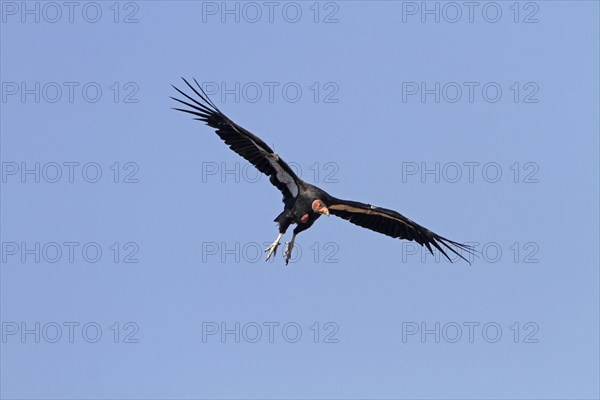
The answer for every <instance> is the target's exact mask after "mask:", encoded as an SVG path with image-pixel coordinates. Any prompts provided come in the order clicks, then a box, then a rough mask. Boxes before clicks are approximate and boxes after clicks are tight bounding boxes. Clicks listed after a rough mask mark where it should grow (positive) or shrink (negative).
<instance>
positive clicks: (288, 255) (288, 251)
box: [283, 240, 294, 265]
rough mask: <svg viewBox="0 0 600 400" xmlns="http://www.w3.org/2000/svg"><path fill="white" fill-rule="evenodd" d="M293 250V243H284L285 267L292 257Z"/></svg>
mask: <svg viewBox="0 0 600 400" xmlns="http://www.w3.org/2000/svg"><path fill="white" fill-rule="evenodd" d="M293 248H294V241H293V240H292V241H291V242H286V243H285V250H284V251H283V258H285V265H288V263H289V262H290V258H291V257H292V249H293Z"/></svg>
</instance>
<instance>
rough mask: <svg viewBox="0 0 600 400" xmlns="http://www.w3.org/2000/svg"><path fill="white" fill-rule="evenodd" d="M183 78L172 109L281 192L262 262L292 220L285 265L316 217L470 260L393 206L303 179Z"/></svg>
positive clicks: (457, 246) (458, 245)
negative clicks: (207, 130) (212, 134)
mask: <svg viewBox="0 0 600 400" xmlns="http://www.w3.org/2000/svg"><path fill="white" fill-rule="evenodd" d="M182 79H183V78H182ZM183 81H184V82H185V84H186V85H187V87H188V88H189V89H190V90H191V93H189V94H186V93H185V92H183V91H182V90H180V89H178V88H177V87H175V86H173V85H171V86H173V88H174V89H175V90H176V91H177V92H178V93H179V94H180V95H181V96H183V97H184V99H183V100H182V99H178V98H175V97H171V98H172V99H173V100H175V101H177V102H179V103H180V104H183V105H184V106H186V108H174V109H175V110H178V111H183V112H185V113H189V114H192V115H193V116H195V118H194V119H195V120H198V121H202V122H205V123H206V124H207V125H208V126H210V127H211V128H213V129H215V131H216V133H217V135H218V136H219V137H220V138H221V139H222V140H223V141H224V142H225V143H226V144H227V145H228V146H229V147H230V148H231V149H232V150H233V151H235V152H236V153H237V154H239V155H240V156H242V157H243V158H245V159H246V160H247V161H249V162H250V163H252V165H254V166H255V167H256V168H257V169H258V170H259V171H260V172H262V173H263V174H265V175H267V176H269V180H270V181H271V183H272V184H273V185H274V186H275V187H277V189H279V190H280V191H281V193H282V194H283V204H284V209H283V212H282V213H281V214H279V215H278V216H277V217H276V218H275V220H274V222H277V223H278V224H279V234H278V235H277V238H276V239H275V241H274V242H273V243H272V244H271V245H270V246H269V247H268V248H267V249H266V250H265V252H266V253H267V257H266V259H267V260H269V258H271V256H275V255H276V253H277V248H278V247H279V244H280V241H281V238H282V237H283V235H284V234H285V232H286V231H287V229H288V228H289V227H290V225H292V224H295V225H296V227H295V228H294V231H293V235H292V239H291V240H290V241H289V242H286V245H285V249H284V252H283V256H284V258H285V264H286V265H287V264H288V262H289V260H290V257H291V253H292V249H293V248H294V243H295V240H296V236H297V235H298V234H299V233H300V232H302V231H304V230H306V229H308V228H310V227H311V226H312V225H313V224H314V223H315V221H316V220H317V219H319V217H320V216H321V215H335V216H336V217H340V218H343V219H345V220H347V221H350V222H351V223H353V224H355V225H358V226H361V227H363V228H367V229H370V230H372V231H375V232H379V233H383V234H384V235H387V236H391V237H393V238H399V239H406V240H414V241H415V242H417V243H418V244H420V245H421V246H425V247H426V248H427V250H429V252H430V253H431V254H433V248H436V249H437V250H438V251H439V252H441V253H442V254H443V255H444V256H445V257H446V258H447V259H448V260H449V261H452V259H451V258H450V257H449V255H448V253H447V251H448V250H449V251H450V252H452V253H454V254H456V255H457V256H458V257H460V258H462V259H463V260H465V261H466V262H468V263H469V264H470V262H469V260H467V259H466V258H465V257H464V256H463V254H461V251H465V252H466V253H468V254H473V252H474V250H473V248H472V247H471V246H468V245H465V244H461V243H458V242H455V241H452V240H450V239H446V238H445V237H443V236H440V235H438V234H436V233H434V232H432V231H430V230H429V229H427V228H425V227H423V226H421V225H419V224H417V223H416V222H414V221H411V220H410V219H408V218H406V217H405V216H404V215H402V214H400V213H398V212H396V211H394V210H389V209H386V208H382V207H377V206H374V205H371V204H365V203H360V202H357V201H350V200H341V199H338V198H336V197H333V196H331V195H330V194H328V193H327V192H325V191H324V190H322V189H320V188H318V187H316V186H314V185H311V184H309V183H306V182H304V181H303V180H302V179H300V178H299V177H298V176H297V175H296V174H295V173H294V171H293V170H292V169H291V168H290V166H289V165H288V164H287V163H286V162H285V161H284V160H283V159H282V158H281V157H280V156H279V155H278V154H277V153H276V152H274V151H273V149H271V148H270V147H269V146H268V145H267V144H266V143H265V142H264V141H263V140H261V139H260V138H259V137H258V136H256V135H254V134H252V133H251V132H250V131H248V130H246V129H244V128H242V127H241V126H240V125H238V124H236V123H235V122H233V121H232V120H231V119H229V118H228V117H227V116H226V115H225V114H223V113H222V112H221V110H219V108H218V107H217V106H216V105H215V104H214V103H213V102H212V101H211V99H210V98H209V97H208V95H207V94H206V92H205V91H204V90H203V89H202V87H201V86H200V84H199V83H198V81H196V80H195V79H194V82H195V83H196V87H195V86H193V85H192V84H190V83H189V82H188V81H187V80H185V79H183ZM178 107H181V106H178Z"/></svg>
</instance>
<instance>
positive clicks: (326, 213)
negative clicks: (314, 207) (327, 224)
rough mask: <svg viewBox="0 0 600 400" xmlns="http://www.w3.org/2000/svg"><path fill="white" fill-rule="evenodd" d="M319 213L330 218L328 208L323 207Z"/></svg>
mask: <svg viewBox="0 0 600 400" xmlns="http://www.w3.org/2000/svg"><path fill="white" fill-rule="evenodd" d="M317 212H318V213H319V214H323V215H327V216H329V209H328V208H327V207H321V208H319V210H318V211H317Z"/></svg>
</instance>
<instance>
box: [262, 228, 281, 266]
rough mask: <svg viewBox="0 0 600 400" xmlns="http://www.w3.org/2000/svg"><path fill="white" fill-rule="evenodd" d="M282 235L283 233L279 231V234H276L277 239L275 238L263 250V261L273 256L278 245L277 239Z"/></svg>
mask: <svg viewBox="0 0 600 400" xmlns="http://www.w3.org/2000/svg"><path fill="white" fill-rule="evenodd" d="M282 236H283V233H280V234H279V236H277V239H275V241H274V242H273V243H271V245H270V246H269V247H267V249H266V250H265V253H268V254H267V259H266V260H265V261H269V258H271V256H275V255H276V254H277V247H279V240H280V239H281V237H282Z"/></svg>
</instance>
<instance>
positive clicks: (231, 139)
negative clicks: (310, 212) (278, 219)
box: [171, 79, 300, 200]
mask: <svg viewBox="0 0 600 400" xmlns="http://www.w3.org/2000/svg"><path fill="white" fill-rule="evenodd" d="M183 81H184V82H185V83H186V85H187V86H188V87H189V88H190V89H191V90H192V91H193V92H194V94H195V95H196V96H197V97H192V96H190V95H188V94H186V93H184V92H183V91H181V90H179V89H178V88H176V87H175V86H173V88H174V89H175V90H177V91H178V92H179V94H181V95H182V96H184V97H185V98H186V99H187V100H181V99H177V98H175V97H171V98H172V99H173V100H175V101H178V102H179V103H181V104H183V105H185V106H187V107H189V108H175V109H176V110H178V111H183V112H186V113H189V114H192V115H195V116H196V117H197V118H194V119H196V120H198V121H202V122H206V124H207V125H209V126H210V127H212V128H214V129H215V130H216V132H217V135H218V136H219V137H220V138H221V139H222V140H223V141H224V142H225V143H226V144H227V145H229V147H230V148H231V150H233V151H235V152H236V153H238V154H239V155H240V156H242V157H244V158H245V159H246V160H248V161H249V162H250V163H252V165H254V166H255V167H256V168H257V169H258V170H259V171H260V172H262V173H263V174H265V175H267V176H269V177H270V181H271V183H272V184H273V185H275V186H276V187H277V189H279V190H280V191H281V192H282V193H283V197H284V200H285V199H287V198H295V197H296V196H298V187H299V181H300V178H298V177H297V176H296V174H295V173H294V171H293V170H292V169H291V168H290V166H289V165H288V164H287V163H286V162H285V161H283V159H281V157H279V155H277V153H275V152H274V151H273V150H272V149H271V148H270V147H269V146H268V145H267V144H266V143H265V142H263V141H262V140H261V139H260V138H259V137H258V136H256V135H253V134H252V133H251V132H249V131H247V130H246V129H244V128H242V127H241V126H239V125H238V124H236V123H235V122H233V121H232V120H230V119H229V118H228V117H227V116H226V115H225V114H223V113H222V112H221V111H220V110H219V109H218V108H217V106H216V105H215V104H214V103H213V102H212V101H211V100H210V99H209V98H208V96H207V95H206V92H204V90H203V89H202V87H201V86H200V85H199V84H198V82H197V81H196V80H195V79H194V82H195V83H196V85H197V86H198V88H195V87H194V86H192V85H191V84H190V83H189V82H188V81H186V80H185V79H183ZM198 90H200V91H198Z"/></svg>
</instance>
